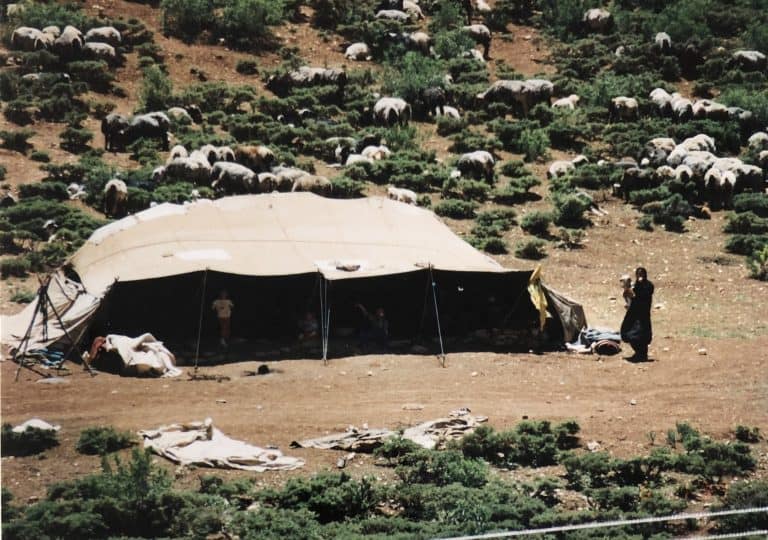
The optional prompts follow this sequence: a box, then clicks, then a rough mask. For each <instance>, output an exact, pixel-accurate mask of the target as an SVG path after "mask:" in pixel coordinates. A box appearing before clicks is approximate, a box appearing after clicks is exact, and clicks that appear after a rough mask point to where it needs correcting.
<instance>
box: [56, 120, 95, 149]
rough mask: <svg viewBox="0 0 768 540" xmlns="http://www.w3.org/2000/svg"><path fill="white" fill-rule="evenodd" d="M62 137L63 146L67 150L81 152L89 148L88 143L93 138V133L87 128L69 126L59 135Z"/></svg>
mask: <svg viewBox="0 0 768 540" xmlns="http://www.w3.org/2000/svg"><path fill="white" fill-rule="evenodd" d="M59 137H60V138H61V147H62V148H63V149H64V150H66V151H67V152H72V153H73V154H79V153H81V152H84V151H85V150H87V149H88V143H90V142H91V140H92V139H93V133H91V131H90V130H88V129H85V128H81V129H78V128H75V127H72V126H67V127H66V128H65V129H64V131H62V132H61V135H60V136H59Z"/></svg>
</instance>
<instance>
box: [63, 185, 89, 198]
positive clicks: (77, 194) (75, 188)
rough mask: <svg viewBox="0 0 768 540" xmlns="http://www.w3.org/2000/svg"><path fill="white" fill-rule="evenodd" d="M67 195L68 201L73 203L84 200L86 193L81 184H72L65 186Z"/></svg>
mask: <svg viewBox="0 0 768 540" xmlns="http://www.w3.org/2000/svg"><path fill="white" fill-rule="evenodd" d="M67 195H68V196H69V200H71V201H73V200H78V199H85V197H86V195H87V193H86V191H85V188H84V187H83V185H82V184H78V183H76V182H72V183H71V184H69V185H68V186H67Z"/></svg>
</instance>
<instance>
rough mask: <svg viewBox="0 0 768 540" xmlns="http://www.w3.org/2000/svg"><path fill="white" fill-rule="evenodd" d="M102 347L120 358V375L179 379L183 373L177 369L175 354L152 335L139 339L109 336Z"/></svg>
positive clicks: (115, 335) (145, 335) (142, 336)
mask: <svg viewBox="0 0 768 540" xmlns="http://www.w3.org/2000/svg"><path fill="white" fill-rule="evenodd" d="M102 347H103V349H104V350H105V351H107V352H116V353H117V354H118V355H119V356H120V359H121V360H122V362H123V366H122V369H121V370H120V373H121V374H124V375H128V374H136V375H139V376H151V377H178V376H179V375H181V373H182V371H181V370H180V369H179V368H177V367H176V357H175V356H174V355H173V353H172V352H171V351H169V350H168V349H167V348H166V347H165V346H164V345H163V342H162V341H158V340H157V339H155V336H153V335H152V334H142V335H141V336H139V337H137V338H131V337H128V336H120V335H117V334H109V335H108V336H107V337H106V339H105V340H104V343H103V344H102Z"/></svg>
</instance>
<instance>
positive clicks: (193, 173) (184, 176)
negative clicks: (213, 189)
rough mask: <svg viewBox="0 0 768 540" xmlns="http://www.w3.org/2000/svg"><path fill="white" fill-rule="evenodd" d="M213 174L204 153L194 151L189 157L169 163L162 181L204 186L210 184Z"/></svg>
mask: <svg viewBox="0 0 768 540" xmlns="http://www.w3.org/2000/svg"><path fill="white" fill-rule="evenodd" d="M211 173H212V168H211V164H210V163H209V162H208V159H207V158H206V157H205V156H204V155H203V154H202V153H200V152H197V151H194V152H192V153H191V154H190V155H189V156H188V157H178V158H176V159H173V160H171V161H169V162H168V163H167V164H166V166H165V172H164V174H163V176H162V179H163V180H164V179H166V178H168V179H172V180H180V181H185V182H192V183H193V184H196V185H199V186H202V185H207V184H208V182H209V180H210V178H211ZM153 174H154V173H153Z"/></svg>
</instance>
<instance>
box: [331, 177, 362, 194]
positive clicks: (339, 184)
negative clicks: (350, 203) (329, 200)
mask: <svg viewBox="0 0 768 540" xmlns="http://www.w3.org/2000/svg"><path fill="white" fill-rule="evenodd" d="M331 184H333V192H332V193H333V197H336V198H340V199H354V198H357V197H363V196H364V193H365V183H364V182H358V181H357V180H352V179H351V178H347V177H346V176H337V177H335V178H333V179H331Z"/></svg>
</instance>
